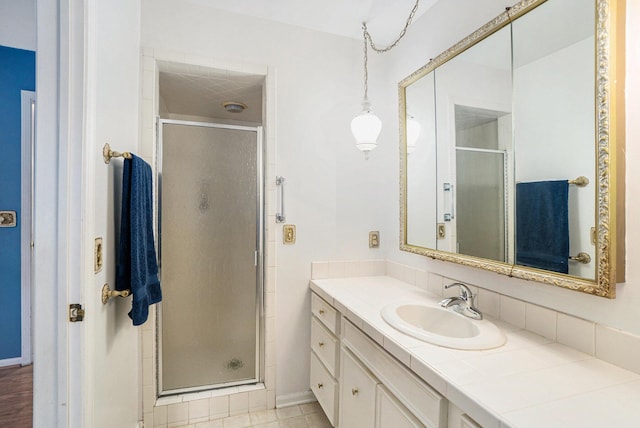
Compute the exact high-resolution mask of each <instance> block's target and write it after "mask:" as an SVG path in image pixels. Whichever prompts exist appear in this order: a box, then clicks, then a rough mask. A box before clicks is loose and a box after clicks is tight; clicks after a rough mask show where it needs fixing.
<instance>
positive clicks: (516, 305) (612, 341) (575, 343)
mask: <svg viewBox="0 0 640 428" xmlns="http://www.w3.org/2000/svg"><path fill="white" fill-rule="evenodd" d="M380 275H387V276H391V277H393V278H396V279H398V280H400V281H403V282H406V283H409V284H412V285H415V286H417V287H420V288H422V289H424V290H426V291H429V292H430V293H433V294H435V295H436V296H441V297H448V296H451V295H454V294H455V293H456V291H455V290H453V291H452V290H445V288H444V286H445V285H446V284H450V283H452V282H456V280H455V279H453V278H447V277H444V276H442V275H438V274H437V273H434V272H427V271H425V270H421V269H416V268H413V267H411V266H406V265H402V264H400V263H396V262H393V261H389V260H357V261H329V262H312V263H311V279H327V278H349V277H359V276H380ZM468 285H470V286H471V289H472V291H473V292H474V293H475V294H476V296H477V297H476V305H477V306H478V309H480V311H482V312H483V313H484V314H485V315H487V316H490V317H492V318H495V319H499V320H501V321H504V322H506V323H509V324H511V325H513V326H515V327H518V328H522V329H525V330H529V331H531V332H533V333H536V334H538V335H540V336H543V337H546V338H548V339H550V340H553V341H556V342H558V343H562V344H564V345H567V346H570V347H572V348H574V349H577V350H578V351H581V352H584V353H586V354H589V355H593V356H595V357H596V358H599V359H601V360H603V361H607V362H609V363H611V364H614V365H616V366H619V367H622V368H625V369H627V370H631V371H633V372H635V373H640V359H638V358H637V356H638V355H640V336H636V335H633V334H630V333H627V332H625V331H622V330H618V329H614V328H611V327H607V326H605V325H601V324H596V323H594V322H592V321H589V320H585V319H582V318H577V317H574V316H571V315H568V314H565V313H562V312H557V311H555V310H552V309H548V308H545V307H542V306H539V305H534V304H531V303H528V302H525V301H522V300H518V299H514V298H512V297H509V296H506V295H502V294H499V293H496V292H493V291H490V290H487V289H484V288H482V286H481V285H478V284H468Z"/></svg>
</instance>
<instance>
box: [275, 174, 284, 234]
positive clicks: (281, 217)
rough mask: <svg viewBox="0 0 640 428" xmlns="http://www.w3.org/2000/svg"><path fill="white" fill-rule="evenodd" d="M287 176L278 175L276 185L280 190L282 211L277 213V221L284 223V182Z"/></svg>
mask: <svg viewBox="0 0 640 428" xmlns="http://www.w3.org/2000/svg"><path fill="white" fill-rule="evenodd" d="M285 180H286V179H285V178H284V177H282V176H277V177H276V186H277V187H278V189H279V190H280V192H279V193H280V211H279V212H277V213H276V223H284V222H285V221H286V216H285V214H284V182H285Z"/></svg>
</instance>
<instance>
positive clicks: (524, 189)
mask: <svg viewBox="0 0 640 428" xmlns="http://www.w3.org/2000/svg"><path fill="white" fill-rule="evenodd" d="M516 264H518V265H523V266H531V267H535V268H539V269H545V270H550V271H554V272H560V273H569V182H568V181H567V180H562V181H538V182H531V183H518V184H517V185H516Z"/></svg>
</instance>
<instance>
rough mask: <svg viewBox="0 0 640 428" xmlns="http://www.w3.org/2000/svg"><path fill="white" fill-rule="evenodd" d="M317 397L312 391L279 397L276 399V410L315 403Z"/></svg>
mask: <svg viewBox="0 0 640 428" xmlns="http://www.w3.org/2000/svg"><path fill="white" fill-rule="evenodd" d="M314 401H317V400H316V397H315V396H314V395H313V392H311V391H304V392H296V393H295V394H287V395H278V396H277V397H276V408H278V409H279V408H281V407H289V406H295V405H297V404H305V403H313V402H314Z"/></svg>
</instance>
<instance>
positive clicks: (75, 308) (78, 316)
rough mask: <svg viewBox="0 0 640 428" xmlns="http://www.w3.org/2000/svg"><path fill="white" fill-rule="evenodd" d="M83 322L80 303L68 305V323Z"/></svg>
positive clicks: (82, 310) (82, 311)
mask: <svg viewBox="0 0 640 428" xmlns="http://www.w3.org/2000/svg"><path fill="white" fill-rule="evenodd" d="M83 320H84V309H82V305H81V304H80V303H72V304H70V305H69V321H70V322H80V321H83Z"/></svg>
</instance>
